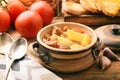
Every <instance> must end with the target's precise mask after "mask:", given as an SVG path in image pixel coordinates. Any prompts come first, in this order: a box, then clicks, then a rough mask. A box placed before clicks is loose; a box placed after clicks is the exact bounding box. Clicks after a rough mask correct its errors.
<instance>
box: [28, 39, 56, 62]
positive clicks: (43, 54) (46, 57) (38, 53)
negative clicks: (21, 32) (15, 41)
mask: <svg viewBox="0 0 120 80" xmlns="http://www.w3.org/2000/svg"><path fill="white" fill-rule="evenodd" d="M38 49H39V43H38V42H37V41H36V42H32V43H31V44H30V45H29V52H30V53H31V54H32V55H33V56H35V57H38V58H40V59H41V60H42V61H43V62H44V63H46V64H49V63H51V62H52V61H53V60H54V59H53V57H51V56H50V55H49V54H48V53H47V52H43V51H39V50H38Z"/></svg>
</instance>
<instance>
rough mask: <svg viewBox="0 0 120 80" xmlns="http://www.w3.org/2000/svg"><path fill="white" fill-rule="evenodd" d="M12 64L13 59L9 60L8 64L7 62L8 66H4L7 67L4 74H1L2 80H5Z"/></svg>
mask: <svg viewBox="0 0 120 80" xmlns="http://www.w3.org/2000/svg"><path fill="white" fill-rule="evenodd" d="M13 62H14V59H11V60H10V62H9V64H7V65H6V66H7V67H6V70H5V72H4V74H3V78H2V80H7V78H8V73H9V71H10V67H11V65H12V63H13Z"/></svg>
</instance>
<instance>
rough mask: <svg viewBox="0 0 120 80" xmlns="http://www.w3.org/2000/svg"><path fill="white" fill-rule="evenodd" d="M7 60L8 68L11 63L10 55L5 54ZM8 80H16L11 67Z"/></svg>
mask: <svg viewBox="0 0 120 80" xmlns="http://www.w3.org/2000/svg"><path fill="white" fill-rule="evenodd" d="M5 59H6V67H7V66H8V64H9V61H10V58H9V56H8V54H5ZM8 80H16V79H15V76H14V74H13V71H12V69H11V67H10V71H9V73H8Z"/></svg>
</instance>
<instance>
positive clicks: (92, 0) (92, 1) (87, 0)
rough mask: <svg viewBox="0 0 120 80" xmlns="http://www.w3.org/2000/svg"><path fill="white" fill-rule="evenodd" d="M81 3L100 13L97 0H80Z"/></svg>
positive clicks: (88, 8)
mask: <svg viewBox="0 0 120 80" xmlns="http://www.w3.org/2000/svg"><path fill="white" fill-rule="evenodd" d="M80 4H81V5H82V6H83V7H84V8H86V9H87V10H89V11H91V12H93V13H98V12H99V10H98V8H97V7H96V0H80Z"/></svg>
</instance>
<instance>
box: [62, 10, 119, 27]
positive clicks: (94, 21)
mask: <svg viewBox="0 0 120 80" xmlns="http://www.w3.org/2000/svg"><path fill="white" fill-rule="evenodd" d="M64 21H65V22H77V23H82V24H85V25H88V26H97V25H98V26H101V25H106V24H120V16H116V17H109V16H105V15H103V14H90V15H72V14H68V13H66V12H64Z"/></svg>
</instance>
